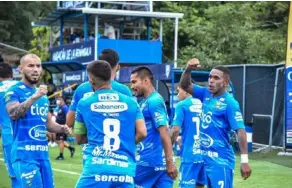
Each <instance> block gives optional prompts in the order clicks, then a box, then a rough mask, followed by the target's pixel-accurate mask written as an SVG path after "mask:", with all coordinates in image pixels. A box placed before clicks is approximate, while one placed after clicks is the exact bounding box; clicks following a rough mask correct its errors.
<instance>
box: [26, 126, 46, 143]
mask: <svg viewBox="0 0 292 188" xmlns="http://www.w3.org/2000/svg"><path fill="white" fill-rule="evenodd" d="M28 134H29V136H30V138H32V139H34V140H38V141H46V140H47V130H46V127H45V126H44V125H37V126H34V127H32V128H31V129H30V130H29V132H28Z"/></svg>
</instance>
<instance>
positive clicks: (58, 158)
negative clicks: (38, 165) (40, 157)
mask: <svg viewBox="0 0 292 188" xmlns="http://www.w3.org/2000/svg"><path fill="white" fill-rule="evenodd" d="M56 160H64V157H63V156H58V157H57V158H56Z"/></svg>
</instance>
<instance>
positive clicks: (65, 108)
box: [63, 105, 69, 115]
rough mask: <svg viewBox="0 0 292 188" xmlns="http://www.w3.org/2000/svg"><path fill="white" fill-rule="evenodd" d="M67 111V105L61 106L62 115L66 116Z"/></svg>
mask: <svg viewBox="0 0 292 188" xmlns="http://www.w3.org/2000/svg"><path fill="white" fill-rule="evenodd" d="M68 111H69V109H68V106H67V105H64V106H63V112H64V114H65V115H66V114H67V113H68Z"/></svg>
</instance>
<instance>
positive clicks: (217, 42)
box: [0, 1, 289, 68]
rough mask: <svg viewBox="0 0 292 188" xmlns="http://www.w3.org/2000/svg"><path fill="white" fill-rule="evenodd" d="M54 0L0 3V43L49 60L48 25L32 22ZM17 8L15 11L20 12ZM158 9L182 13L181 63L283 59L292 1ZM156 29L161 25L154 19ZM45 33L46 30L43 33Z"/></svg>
mask: <svg viewBox="0 0 292 188" xmlns="http://www.w3.org/2000/svg"><path fill="white" fill-rule="evenodd" d="M55 7H56V2H41V1H32V2H17V1H11V2H0V41H1V42H4V43H7V44H10V45H13V46H16V47H19V48H23V49H31V51H33V52H34V53H37V54H39V55H40V56H41V58H42V60H47V58H48V55H47V54H46V53H45V51H46V49H47V47H46V45H47V46H48V38H49V37H47V39H46V40H45V41H44V40H40V38H42V37H45V36H48V35H49V33H48V32H47V31H48V29H43V30H42V29H39V28H37V29H34V30H32V28H31V21H35V20H38V19H39V18H41V17H43V16H46V15H48V13H49V12H51V11H52V10H53V9H54V8H55ZM16 10H17V11H16ZM154 10H155V11H161V12H182V13H184V18H183V19H181V20H180V24H179V46H178V47H179V48H178V49H179V51H178V57H179V60H178V64H179V66H184V64H185V63H186V61H187V60H188V59H190V58H192V57H198V58H199V59H200V60H201V62H202V64H203V66H204V67H205V68H210V67H212V66H214V65H218V64H248V63H278V62H281V61H283V60H284V59H285V49H286V33H287V21H288V12H289V2H183V1H178V2H168V1H161V2H154ZM152 25H153V31H154V30H155V29H156V30H157V28H159V22H158V21H154V20H153V21H152ZM44 31H46V32H44ZM163 31H164V40H163V41H164V42H163V48H164V55H165V57H166V60H169V61H170V60H172V59H173V57H172V54H173V36H174V27H173V21H170V20H166V21H165V22H164V29H163Z"/></svg>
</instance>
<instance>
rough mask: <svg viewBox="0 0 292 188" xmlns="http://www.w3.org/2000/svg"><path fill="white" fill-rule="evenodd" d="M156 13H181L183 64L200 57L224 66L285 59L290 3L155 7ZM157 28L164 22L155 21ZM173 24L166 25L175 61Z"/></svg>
mask: <svg viewBox="0 0 292 188" xmlns="http://www.w3.org/2000/svg"><path fill="white" fill-rule="evenodd" d="M154 9H155V10H156V11H165V12H182V13H184V18H183V19H181V20H180V23H179V48H178V49H179V51H178V54H179V55H178V57H179V60H178V64H179V66H184V65H185V63H186V62H187V60H189V59H190V58H192V57H198V58H199V59H200V60H201V62H202V64H203V66H204V68H210V67H212V66H214V65H219V64H249V63H278V62H281V61H283V60H284V59H285V49H286V31H287V19H288V12H289V2H228V3H226V2H155V6H154ZM153 26H154V27H156V28H158V26H159V23H158V22H153ZM173 36H174V26H173V21H166V22H165V24H164V44H163V45H164V49H165V54H166V56H167V57H169V59H173V57H172V54H173V42H172V41H173Z"/></svg>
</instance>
